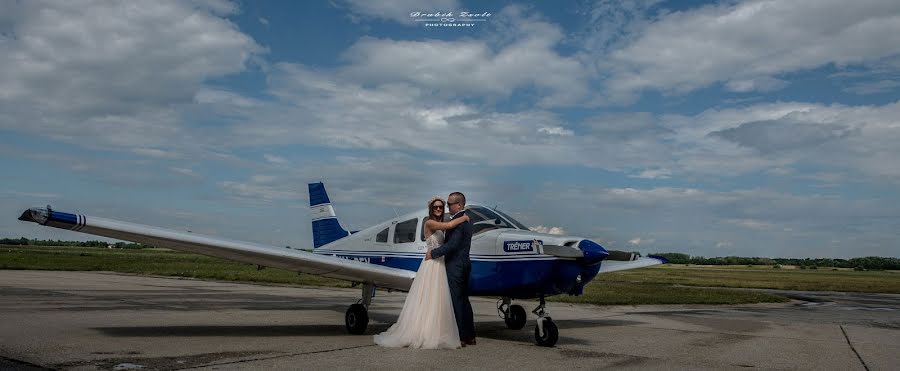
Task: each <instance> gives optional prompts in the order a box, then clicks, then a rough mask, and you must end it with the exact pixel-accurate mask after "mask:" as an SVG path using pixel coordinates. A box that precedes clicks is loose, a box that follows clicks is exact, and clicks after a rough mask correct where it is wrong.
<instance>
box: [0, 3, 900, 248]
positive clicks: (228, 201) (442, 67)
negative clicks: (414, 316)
mask: <svg viewBox="0 0 900 371" xmlns="http://www.w3.org/2000/svg"><path fill="white" fill-rule="evenodd" d="M463 12H467V13H469V17H466V16H465V15H464V14H463ZM417 13H419V14H417ZM433 13H441V14H437V15H434V14H433ZM447 13H451V14H447ZM472 15H477V16H472ZM428 19H433V20H432V21H428ZM447 24H456V26H447ZM898 143H900V2H897V1H893V0H885V1H869V0H859V1H854V2H853V3H852V4H850V3H847V2H846V1H835V0H795V1H753V0H747V1H723V2H704V1H654V0H651V1H627V0H626V1H559V2H548V1H542V2H534V3H529V2H518V1H487V2H485V1H471V2H467V1H461V0H426V1H411V0H392V1H389V0H382V1H363V0H331V1H264V2H263V1H260V2H251V1H245V2H230V1H224V0H194V1H160V0H153V1H126V2H122V1H91V0H73V1H40V0H35V1H14V0H0V171H2V173H3V174H4V175H5V176H4V177H3V182H2V185H0V237H19V236H25V237H29V238H53V239H57V238H59V239H69V240H75V239H79V240H83V239H93V238H94V237H92V236H89V235H83V234H78V233H75V232H69V231H62V230H55V229H50V228H43V227H39V226H36V225H34V224H31V223H25V222H20V221H17V220H16V218H17V217H18V215H19V214H21V212H22V211H23V210H24V209H26V208H28V207H32V206H43V205H47V204H50V205H52V206H53V207H54V208H55V209H57V210H64V211H70V212H78V213H82V214H86V215H90V216H101V217H106V218H112V219H121V220H126V221H131V222H136V223H142V224H149V225H154V226H160V227H164V228H174V229H178V230H192V231H193V232H196V233H205V234H210V235H214V236H221V237H227V238H234V239H239V240H245V241H253V242H260V243H266V244H271V245H275V246H285V245H289V246H292V247H297V248H303V247H310V246H311V244H312V237H311V230H310V223H309V213H308V195H307V187H306V184H307V183H310V182H317V181H323V182H324V183H325V185H326V188H327V189H328V192H329V195H330V196H331V200H332V202H333V204H334V207H335V210H336V212H337V214H338V217H339V218H340V220H341V222H342V223H343V224H344V226H345V227H347V228H348V229H353V230H356V229H362V228H365V227H367V226H369V225H372V224H375V223H378V222H381V221H383V220H385V219H388V218H393V217H395V216H396V215H397V214H404V213H406V212H410V211H415V210H417V209H421V208H424V207H425V206H426V202H427V200H428V199H429V198H430V197H431V196H433V195H447V194H448V193H450V192H453V191H462V192H464V193H465V194H466V195H467V198H468V200H469V201H470V203H472V202H477V203H481V204H485V205H488V206H497V207H498V208H499V209H501V210H504V211H505V212H507V213H508V214H510V215H513V216H514V217H515V218H517V219H519V220H520V221H521V222H523V223H524V224H526V225H528V226H531V227H533V228H534V229H536V230H540V231H548V232H549V231H552V232H554V233H563V234H567V235H573V236H582V237H586V238H592V239H594V240H596V241H598V242H600V243H601V244H603V245H604V246H605V247H607V248H609V249H616V250H627V251H641V252H644V253H651V252H683V253H687V254H691V255H703V256H728V255H739V256H769V257H833V258H848V257H856V256H872V255H877V256H893V257H900V243H898V242H900V239H898V237H900V232H898V231H900V145H898Z"/></svg>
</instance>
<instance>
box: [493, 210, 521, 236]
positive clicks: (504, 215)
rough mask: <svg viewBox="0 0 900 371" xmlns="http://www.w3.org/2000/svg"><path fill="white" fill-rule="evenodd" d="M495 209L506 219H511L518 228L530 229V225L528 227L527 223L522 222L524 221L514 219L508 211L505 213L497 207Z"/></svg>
mask: <svg viewBox="0 0 900 371" xmlns="http://www.w3.org/2000/svg"><path fill="white" fill-rule="evenodd" d="M494 211H495V212H496V213H497V214H500V215H502V216H503V217H504V218H506V220H509V222H510V223H512V224H513V225H515V226H516V228H519V229H524V230H526V231H527V230H528V227H526V226H525V224H522V223H520V222H519V221H518V220H515V219H513V218H512V217H511V216H509V215H508V214H506V213H504V212H502V211H500V210H497V209H494Z"/></svg>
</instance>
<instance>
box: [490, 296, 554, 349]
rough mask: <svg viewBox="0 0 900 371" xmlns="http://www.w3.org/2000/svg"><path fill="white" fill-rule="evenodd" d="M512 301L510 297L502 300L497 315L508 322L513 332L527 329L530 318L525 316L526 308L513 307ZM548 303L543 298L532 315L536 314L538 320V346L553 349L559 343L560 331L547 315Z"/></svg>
mask: <svg viewBox="0 0 900 371" xmlns="http://www.w3.org/2000/svg"><path fill="white" fill-rule="evenodd" d="M511 302H512V300H511V299H510V298H508V297H505V298H502V299H500V301H498V302H497V314H498V315H499V316H500V318H503V321H504V322H506V327H508V328H509V329H511V330H519V329H521V328H523V327H525V322H527V320H528V317H527V315H526V314H525V308H522V306H521V305H511V304H510V303H511ZM546 307H547V302H546V301H544V297H543V296H541V303H540V305H538V307H537V308H535V309H534V310H533V311H532V312H531V313H534V314H535V315H536V316H537V317H538V319H537V324H536V325H535V326H534V340H535V342H536V343H537V345H540V346H542V347H552V346H554V345H556V342H557V341H559V329H558V328H557V327H556V323H553V319H552V318H550V316H548V315H547V312H546V311H545V309H546Z"/></svg>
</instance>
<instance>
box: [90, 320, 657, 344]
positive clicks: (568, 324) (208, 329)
mask: <svg viewBox="0 0 900 371" xmlns="http://www.w3.org/2000/svg"><path fill="white" fill-rule="evenodd" d="M384 319H385V320H387V321H385V322H382V323H372V322H370V323H369V327H368V328H367V329H366V335H374V334H378V333H380V332H382V331H385V330H387V329H388V328H389V327H390V326H391V324H393V321H391V320H390V319H388V318H387V316H385V318H384ZM392 319H393V320H394V321H396V318H392ZM554 322H555V323H556V325H557V327H559V331H560V342H561V343H566V344H587V342H585V341H584V340H581V339H577V338H570V337H566V336H565V334H566V330H568V329H582V328H600V327H612V326H628V325H634V324H639V323H640V322H637V321H624V320H556V321H554ZM476 328H477V332H478V337H482V338H487V339H494V340H503V341H514V342H522V343H533V342H534V321H533V320H532V321H529V322H528V324H527V325H526V326H525V328H523V329H521V330H510V329H508V328H506V326H505V325H504V324H503V322H500V321H491V322H479V323H476ZM93 330H96V331H99V332H101V333H103V334H104V335H106V336H112V337H204V336H235V337H279V336H347V330H346V328H345V327H344V325H343V324H330V325H272V326H227V325H223V326H122V327H95V328H93Z"/></svg>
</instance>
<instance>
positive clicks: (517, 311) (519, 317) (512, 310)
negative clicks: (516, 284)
mask: <svg viewBox="0 0 900 371" xmlns="http://www.w3.org/2000/svg"><path fill="white" fill-rule="evenodd" d="M503 320H504V321H505V322H506V327H508V328H509V329H511V330H521V329H522V327H525V322H526V321H528V316H527V315H526V314H525V308H522V306H521V305H510V306H509V314H507V316H506V318H504V319H503Z"/></svg>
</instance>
